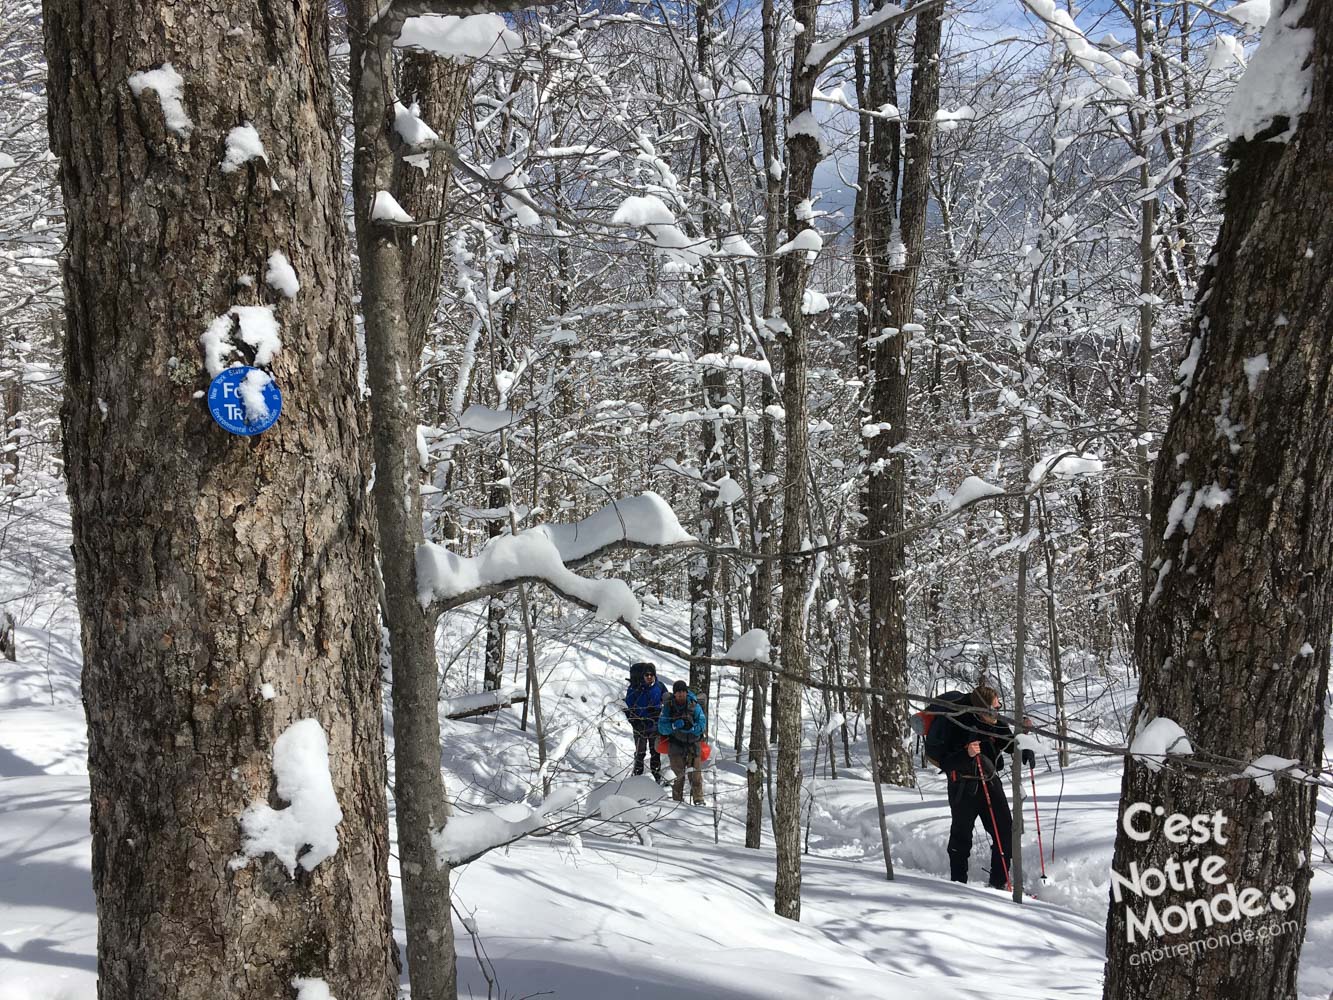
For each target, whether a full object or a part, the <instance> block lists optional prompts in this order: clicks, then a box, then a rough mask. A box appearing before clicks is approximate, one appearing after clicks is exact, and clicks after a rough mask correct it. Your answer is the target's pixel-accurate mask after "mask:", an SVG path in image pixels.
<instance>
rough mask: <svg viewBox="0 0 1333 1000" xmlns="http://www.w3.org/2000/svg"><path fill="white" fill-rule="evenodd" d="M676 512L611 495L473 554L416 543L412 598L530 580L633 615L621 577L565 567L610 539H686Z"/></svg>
mask: <svg viewBox="0 0 1333 1000" xmlns="http://www.w3.org/2000/svg"><path fill="white" fill-rule="evenodd" d="M691 540H692V539H691V536H690V535H689V533H688V532H686V531H685V529H684V528H682V527H681V525H680V521H679V520H678V519H677V518H676V514H675V512H674V511H673V510H672V509H671V507H670V505H669V504H667V502H666V501H665V500H663V499H662V498H661V497H660V496H658V495H657V494H656V493H644V494H643V495H642V496H637V497H627V498H626V499H623V500H617V501H615V502H614V503H612V504H609V505H608V506H606V507H603V508H602V509H601V510H599V511H598V512H597V513H595V514H593V515H591V516H590V517H586V518H584V519H583V520H582V521H578V522H575V523H574V524H543V525H538V526H537V527H535V528H529V529H528V530H527V531H521V532H519V533H518V534H517V535H500V536H498V537H496V538H493V539H491V540H490V541H489V542H487V543H486V545H485V547H484V548H483V549H482V550H481V551H480V552H479V553H477V555H475V556H472V557H470V558H469V557H466V556H460V555H458V554H456V553H454V552H451V551H449V550H448V549H446V548H444V547H443V546H441V545H436V544H434V543H433V542H426V543H423V544H421V545H418V546H417V555H416V571H417V599H418V600H419V601H420V602H421V605H422V607H427V606H429V605H430V603H431V602H432V601H436V600H449V599H450V598H454V597H460V596H462V595H464V594H466V593H468V592H469V591H473V590H479V589H482V588H484V587H489V586H495V585H502V584H506V583H511V582H514V581H517V580H523V579H537V580H542V581H544V582H546V583H548V584H550V585H551V586H552V587H553V588H555V589H556V590H558V591H561V592H563V593H565V594H568V595H570V596H571V597H573V598H576V599H578V600H580V601H582V602H584V603H586V604H589V605H592V606H593V607H594V608H595V609H596V614H597V617H598V618H599V619H601V620H602V621H617V620H621V621H625V622H627V623H629V624H631V625H633V624H635V623H636V622H637V621H638V618H639V602H638V601H637V600H636V599H635V597H634V593H633V591H631V590H630V588H629V585H628V584H626V583H625V582H624V581H622V580H595V579H588V578H587V577H582V576H579V575H578V574H577V573H574V572H573V571H571V570H569V569H568V568H566V566H565V562H566V561H572V560H576V559H581V558H583V557H585V556H588V555H591V554H592V553H594V552H596V551H597V550H599V549H602V548H606V547H607V546H610V545H614V544H616V543H617V542H622V541H623V542H631V543H634V544H638V545H670V544H672V543H675V542H684V541H691Z"/></svg>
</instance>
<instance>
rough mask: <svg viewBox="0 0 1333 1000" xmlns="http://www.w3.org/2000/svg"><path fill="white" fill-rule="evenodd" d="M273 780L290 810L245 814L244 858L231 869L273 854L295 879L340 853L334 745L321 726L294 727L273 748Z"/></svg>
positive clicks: (266, 808) (260, 805) (258, 807)
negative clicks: (332, 757)
mask: <svg viewBox="0 0 1333 1000" xmlns="http://www.w3.org/2000/svg"><path fill="white" fill-rule="evenodd" d="M273 774H274V776H275V777H276V778H277V792H278V797H279V798H281V799H283V800H284V801H286V802H288V803H290V805H287V806H284V807H283V808H281V809H274V808H273V807H272V806H270V805H269V804H268V803H267V802H262V801H256V802H253V803H251V805H250V806H249V807H248V808H247V809H246V810H245V812H244V813H242V814H241V833H242V835H243V836H244V838H245V839H244V840H243V842H242V843H241V854H240V855H239V856H237V857H235V858H232V860H231V862H230V866H231V867H232V868H233V869H236V868H244V867H245V866H246V865H247V864H248V863H249V861H250V859H251V858H257V857H260V856H262V855H264V854H269V853H272V854H273V855H274V856H276V857H277V859H278V860H279V861H281V862H282V863H283V864H284V865H285V866H286V867H287V873H288V874H289V875H292V876H295V875H296V866H297V865H298V864H299V865H300V866H301V867H302V868H304V869H305V870H306V871H313V870H314V869H315V867H316V866H317V865H318V864H319V863H320V862H321V861H324V860H325V859H327V858H331V857H333V855H334V853H335V852H336V851H337V850H338V829H337V828H338V824H339V823H341V822H342V819H343V813H342V809H341V808H339V806H338V797H337V795H336V794H334V791H333V779H332V778H331V777H330V775H329V741H328V739H327V737H325V735H324V729H323V727H321V726H320V724H319V722H318V721H316V720H315V719H300V720H298V721H296V722H293V723H292V724H291V725H290V726H288V727H287V728H286V729H285V730H284V731H283V733H282V735H281V736H279V737H278V738H277V739H276V740H275V741H274V742H273ZM306 848H309V849H308V850H305V853H304V854H301V851H302V850H303V849H306ZM298 855H299V858H298Z"/></svg>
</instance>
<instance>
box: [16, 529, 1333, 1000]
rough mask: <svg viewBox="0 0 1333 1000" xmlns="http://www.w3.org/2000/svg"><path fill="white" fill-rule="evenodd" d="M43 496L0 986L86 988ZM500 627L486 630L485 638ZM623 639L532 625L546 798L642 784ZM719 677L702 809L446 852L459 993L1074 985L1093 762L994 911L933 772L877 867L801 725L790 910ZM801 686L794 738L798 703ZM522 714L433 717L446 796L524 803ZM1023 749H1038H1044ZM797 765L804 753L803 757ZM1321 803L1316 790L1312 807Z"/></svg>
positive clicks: (72, 687)
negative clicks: (786, 914) (1024, 878)
mask: <svg viewBox="0 0 1333 1000" xmlns="http://www.w3.org/2000/svg"><path fill="white" fill-rule="evenodd" d="M45 516H46V518H47V521H46V522H45V524H44V526H43V530H42V531H38V532H35V533H34V536H35V537H38V538H39V539H40V538H43V537H44V538H46V542H45V543H42V544H37V545H36V549H37V550H38V552H39V553H40V555H41V558H40V559H33V560H24V561H23V562H22V564H20V563H18V562H16V561H15V560H13V559H12V558H9V557H6V559H5V561H4V562H3V563H0V587H3V588H5V589H4V590H3V592H0V596H7V595H13V594H17V593H25V594H27V595H28V596H27V597H26V598H25V600H26V601H27V602H28V603H27V607H28V608H29V609H33V610H32V613H30V614H29V615H28V619H29V622H28V624H27V625H25V626H24V627H22V628H21V629H20V632H19V641H20V646H19V661H18V663H17V664H8V663H0V998H3V1000H91V998H93V997H94V996H95V978H96V957H95V954H96V921H95V914H94V902H93V895H92V888H91V884H90V875H89V867H90V856H89V855H90V851H89V834H88V812H87V779H86V767H85V751H86V745H87V742H86V736H85V732H84V723H83V715H82V707H81V705H80V704H79V700H78V669H79V653H78V631H77V620H76V618H75V616H74V613H73V599H72V596H71V595H72V592H73V585H72V579H71V578H70V576H69V567H68V555H67V548H66V546H67V544H68V542H67V538H65V539H62V538H61V511H60V510H59V509H58V508H57V509H55V510H53V511H49V512H48V513H47V514H46V515H45ZM33 567H38V570H39V573H40V579H38V580H36V581H35V582H34V581H33V580H32V576H33ZM37 609H40V610H37ZM683 623H684V616H683V615H682V614H681V611H680V608H679V607H678V606H673V605H671V604H669V603H668V604H665V605H658V604H655V603H654V602H653V601H652V600H651V599H648V600H646V602H645V609H644V616H643V624H644V626H645V627H646V628H648V629H650V630H653V631H656V632H658V633H659V634H661V635H662V636H664V637H668V638H671V639H673V640H674V641H676V642H680V641H681V640H682V639H683V636H682V635H681V634H680V630H681V628H682V626H683ZM479 625H480V620H479V619H478V617H477V614H476V612H475V611H474V610H471V609H463V610H461V611H459V612H455V613H453V614H452V615H451V616H450V617H449V618H448V619H447V621H446V623H445V627H444V629H443V631H442V637H441V639H442V644H443V645H444V646H445V647H447V648H448V650H450V655H447V656H446V657H445V659H444V662H445V663H446V664H447V668H446V688H447V691H448V693H449V694H454V695H456V694H462V693H464V692H466V691H468V690H475V688H476V686H477V678H478V677H479V675H480V670H479V665H478V663H477V657H478V656H479V655H480V644H479V643H473V644H471V646H470V647H467V648H466V651H465V652H463V653H462V654H460V655H457V656H454V655H452V653H453V652H455V651H458V650H460V649H464V648H465V640H466V639H467V638H468V637H470V636H472V635H473V634H474V633H476V631H477V630H478V627H479ZM518 635H519V634H518V631H517V630H515V631H513V632H511V638H510V642H511V648H510V656H511V658H512V657H513V654H514V652H515V650H514V647H513V644H514V643H515V642H518V641H521V639H519V637H518ZM642 656H643V651H642V650H641V649H639V648H638V647H637V645H636V644H634V643H633V642H632V641H630V640H629V639H627V638H626V637H625V636H624V635H623V634H621V633H620V632H618V631H616V630H615V629H613V628H610V627H608V626H606V625H605V624H602V623H597V622H594V621H592V620H591V619H590V618H589V617H588V616H585V615H582V614H570V615H567V616H565V617H563V618H560V619H556V620H548V621H544V622H543V625H542V630H541V649H540V661H539V662H540V666H541V671H542V674H543V677H544V682H543V687H542V699H543V705H542V707H543V711H544V715H545V726H546V734H547V745H548V750H549V758H550V759H549V760H548V764H547V774H548V775H549V777H550V780H551V783H552V787H553V790H561V791H562V792H564V793H568V794H570V796H571V798H572V799H573V803H572V804H571V805H568V806H567V807H565V808H564V809H563V810H559V811H554V812H553V816H554V818H556V819H566V818H571V817H575V816H578V815H583V814H587V813H589V812H590V811H593V810H594V809H595V806H596V799H598V798H601V797H604V796H605V795H606V794H608V793H609V792H617V791H619V792H625V793H629V794H631V795H632V796H633V795H639V794H641V793H642V792H643V788H644V785H643V780H642V779H640V780H639V781H638V782H634V783H630V784H628V785H626V786H625V787H624V788H620V787H619V786H620V783H621V782H622V781H624V779H625V777H626V776H627V775H628V772H629V765H630V758H631V753H632V742H631V740H630V737H629V730H628V727H627V725H626V723H625V722H624V721H623V718H622V717H621V716H620V714H619V712H618V710H617V707H616V706H617V705H618V703H619V698H620V697H621V695H622V693H623V690H624V678H625V676H626V672H627V665H628V664H629V663H630V662H632V661H633V660H636V659H639V658H641V657H642ZM654 659H655V660H656V661H657V662H658V664H659V667H660V670H661V676H662V678H663V679H664V680H668V681H670V680H673V679H675V678H676V677H678V676H684V674H685V671H684V670H683V668H682V666H681V665H680V664H678V663H672V662H670V661H668V660H666V659H664V658H662V657H660V656H657V657H654ZM512 679H513V676H512V674H511V675H508V676H507V677H506V681H509V680H512ZM519 686H521V681H520V685H519ZM733 692H734V687H728V688H727V691H726V693H724V697H723V699H722V704H721V705H720V706H719V709H720V710H719V712H718V714H717V718H716V720H714V723H713V725H712V726H711V727H710V728H712V729H713V732H714V733H715V748H716V749H715V755H714V763H715V764H716V766H715V767H712V768H710V771H709V774H708V778H707V786H706V787H707V789H708V793H709V798H710V802H711V803H712V804H713V805H714V806H715V808H696V807H692V806H675V805H674V804H672V803H671V802H670V801H669V799H663V800H659V801H658V802H656V803H653V804H652V806H651V808H650V810H649V811H650V812H652V813H653V814H655V815H656V816H657V817H658V818H657V819H656V820H655V821H654V822H653V824H652V826H651V829H649V830H642V829H640V830H639V831H638V832H637V833H636V832H632V831H631V829H630V828H629V827H628V826H626V825H625V824H620V823H605V822H597V821H589V822H588V823H587V824H586V825H585V826H584V828H583V829H582V830H581V831H580V832H578V833H576V834H571V833H555V834H551V835H548V836H538V837H532V838H528V839H525V840H523V841H520V842H518V843H516V844H513V845H511V846H510V847H508V848H504V849H500V850H496V851H493V852H491V853H490V854H487V855H485V856H484V857H482V858H481V859H480V860H477V861H475V862H472V863H471V864H468V865H466V866H464V867H462V868H461V869H459V870H457V871H456V873H455V880H454V891H455V897H456V900H457V903H458V905H459V908H460V910H461V911H462V912H464V913H466V914H469V915H470V918H469V921H468V923H469V924H470V925H471V927H472V928H473V929H474V930H475V933H476V937H477V941H478V942H479V948H478V949H474V947H473V944H472V941H471V940H470V935H469V930H468V928H467V927H465V926H464V925H462V924H461V923H460V924H459V925H458V926H457V927H456V930H457V932H458V935H459V940H458V950H459V955H460V964H459V976H460V988H461V990H460V991H461V992H462V994H463V995H465V996H466V995H469V994H471V995H473V996H485V995H486V993H487V983H486V976H487V975H488V974H489V975H490V976H492V977H493V978H494V979H495V980H496V983H497V986H498V989H497V991H496V993H497V995H500V996H525V995H530V994H535V993H539V992H540V993H545V994H546V995H549V996H553V997H557V998H560V997H563V998H566V1000H600V998H608V1000H610V998H620V997H627V996H633V997H636V998H641V1000H658V998H661V1000H667V998H670V1000H676V998H678V997H680V996H682V995H685V996H699V997H708V998H719V1000H730V998H736V1000H740V998H756V1000H758V998H764V1000H774V998H785V997H792V998H807V997H847V996H879V995H893V996H899V997H904V998H913V997H919V998H923V1000H924V998H927V997H928V998H931V1000H935V998H938V997H941V996H947V997H978V998H979V997H982V996H985V997H991V998H994V997H1015V998H1018V997H1021V998H1024V1000H1028V998H1032V997H1042V998H1057V997H1058V998H1065V997H1068V998H1082V997H1088V998H1093V997H1100V995H1101V975H1102V963H1103V951H1104V921H1105V916H1106V908H1107V891H1108V890H1107V887H1108V880H1109V874H1108V873H1109V868H1110V858H1111V849H1112V845H1113V842H1114V830H1115V816H1116V800H1117V796H1118V790H1119V782H1120V767H1119V764H1118V763H1117V762H1114V761H1106V760H1095V759H1093V760H1082V761H1079V762H1077V763H1075V765H1074V766H1072V767H1071V768H1069V769H1068V770H1066V771H1065V772H1063V775H1062V774H1061V772H1060V771H1059V770H1058V769H1054V770H1053V769H1049V768H1048V767H1045V766H1039V769H1038V776H1037V791H1038V795H1039V801H1040V805H1041V818H1042V830H1043V840H1044V845H1045V851H1046V856H1047V872H1048V875H1049V880H1048V881H1047V882H1045V883H1041V882H1039V880H1038V879H1037V878H1036V875H1037V874H1038V863H1037V839H1036V833H1035V830H1034V829H1033V824H1032V813H1031V810H1030V803H1029V804H1028V807H1029V811H1028V813H1027V816H1028V823H1027V828H1028V835H1027V836H1026V837H1025V841H1024V848H1025V856H1026V857H1027V859H1028V860H1027V862H1026V865H1027V871H1028V874H1029V878H1028V881H1029V883H1030V886H1031V888H1032V890H1033V891H1034V893H1035V894H1036V895H1037V897H1038V899H1037V900H1035V901H1029V902H1028V903H1027V904H1025V905H1023V906H1021V907H1020V906H1016V905H1014V904H1013V903H1012V901H1010V900H1009V898H1008V897H1007V895H1005V894H1002V893H997V892H994V891H991V890H988V889H985V888H984V887H982V885H981V884H980V881H981V879H982V878H983V877H984V873H982V872H981V871H980V869H979V866H980V865H981V864H984V863H985V861H986V856H987V855H986V851H985V850H984V842H983V836H982V834H981V832H980V831H979V830H978V831H977V835H976V846H975V848H974V854H973V861H974V872H975V875H974V877H975V878H976V879H977V882H976V883H975V884H972V885H967V886H961V885H956V884H953V883H950V882H949V881H947V879H946V877H945V876H946V875H947V870H948V864H947V858H946V854H945V849H944V844H945V839H946V837H947V833H948V810H947V807H946V805H945V801H944V790H943V787H942V785H941V782H940V780H939V778H938V777H936V776H935V775H933V774H930V773H928V772H922V773H921V775H920V777H921V788H920V789H919V790H902V789H886V790H885V791H886V806H887V813H888V820H889V828H890V835H891V839H892V843H893V845H894V846H893V856H894V863H895V866H896V869H897V878H896V880H895V881H893V882H888V881H886V880H885V878H884V870H883V862H882V858H881V854H880V847H879V833H878V827H877V823H876V818H875V806H874V796H873V791H872V788H871V786H870V784H869V782H868V781H867V780H866V771H865V746H864V744H863V743H860V742H854V743H853V746H852V764H851V766H850V767H849V766H846V764H845V761H844V760H843V759H842V751H841V747H839V750H838V757H837V760H836V762H837V765H838V768H837V777H836V779H835V778H832V777H830V776H829V775H828V768H827V759H826V747H827V744H825V752H824V753H823V754H821V756H820V758H819V763H818V766H817V770H818V774H819V777H817V778H814V779H807V785H806V787H807V790H808V792H809V799H808V806H809V813H810V830H809V841H808V843H809V853H808V854H807V856H806V859H805V865H804V891H803V904H802V920H801V922H800V923H799V924H796V923H792V922H790V921H786V920H783V919H780V918H778V917H777V916H775V915H774V914H773V912H772V891H773V870H774V865H773V855H772V848H771V843H772V839H771V837H770V836H768V834H767V831H766V833H765V846H764V848H762V849H760V850H758V851H751V850H746V849H745V848H744V847H743V846H742V845H743V839H744V829H743V820H744V785H745V771H744V767H743V765H742V764H740V763H738V762H737V761H736V755H735V752H734V750H733V747H734V742H733V740H734V736H733V728H734V724H735V716H736V706H735V703H734V693H733ZM1077 693H1078V694H1079V695H1080V696H1081V695H1082V691H1081V690H1080V691H1078V692H1077ZM1124 697H1125V696H1124V693H1123V691H1122V692H1120V693H1119V694H1117V695H1116V696H1115V698H1113V697H1112V692H1110V691H1102V690H1098V689H1095V688H1094V689H1092V690H1090V691H1089V693H1088V696H1087V699H1086V701H1084V702H1083V703H1082V704H1081V706H1080V713H1079V714H1080V717H1081V718H1083V719H1086V720H1089V721H1090V722H1100V723H1102V724H1104V725H1107V726H1108V727H1112V726H1114V725H1115V720H1116V719H1117V718H1119V717H1122V715H1123V712H1124V710H1125V707H1126V706H1125V704H1124ZM811 705H812V712H811V716H812V723H811V736H812V738H813V735H814V733H815V732H816V728H815V726H816V723H815V722H814V721H813V720H814V719H816V718H818V717H819V710H817V705H816V703H815V701H814V700H812V702H811ZM522 710H523V706H522V705H514V706H511V707H509V708H506V709H504V710H502V711H500V712H498V713H495V714H492V715H485V716H479V717H475V718H472V719H467V720H459V721H447V720H446V721H445V723H444V730H445V740H444V750H443V763H444V766H445V770H446V774H447V778H448V785H449V790H450V793H451V795H452V796H454V797H455V798H456V799H457V803H456V811H457V813H459V814H467V813H470V812H475V811H477V810H480V809H485V808H490V807H494V806H496V805H498V804H500V803H504V802H517V801H526V802H528V803H529V804H532V805H535V804H537V803H539V802H540V801H541V798H542V796H541V779H540V776H539V774H538V767H537V756H538V755H537V746H536V741H535V737H534V734H533V732H532V729H533V727H532V726H531V725H529V727H528V730H527V731H524V730H521V729H520V728H519V721H520V719H521V716H522ZM1048 762H1049V764H1050V765H1052V766H1054V764H1055V758H1054V756H1053V755H1052V756H1051V757H1050V758H1049V759H1048ZM813 767H815V762H814V759H813V755H812V752H811V751H809V750H808V751H807V762H806V773H807V775H809V774H810V771H811V769H812V768H813ZM590 795H591V797H592V801H591V802H590V801H589V796H590ZM1326 798H1327V796H1326ZM1057 803H1058V815H1057ZM1329 818H1330V805H1329V804H1328V803H1327V802H1325V803H1324V804H1321V816H1320V824H1321V828H1322V827H1323V826H1324V824H1326V823H1328V822H1329ZM238 836H239V831H238ZM1052 854H1053V855H1054V857H1053V859H1052ZM1331 867H1333V866H1330V864H1329V863H1328V859H1327V858H1325V859H1324V864H1323V865H1322V867H1320V868H1319V869H1318V870H1317V873H1316V877H1315V882H1314V901H1313V904H1312V912H1311V920H1310V925H1309V931H1308V934H1307V939H1306V943H1305V948H1304V952H1303V956H1304V957H1303V966H1302V976H1301V996H1302V1000H1326V998H1327V997H1328V996H1329V994H1330V991H1333V872H1331ZM395 874H396V873H395ZM396 884H397V881H396V879H395V885H396ZM399 918H400V920H401V912H400V913H399ZM478 953H480V954H482V955H484V956H485V962H486V965H485V969H484V970H483V967H482V964H481V961H480V960H479V959H478V957H477V955H478ZM342 1000H348V998H342Z"/></svg>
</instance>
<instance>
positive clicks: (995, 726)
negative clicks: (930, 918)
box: [931, 685, 1033, 889]
mask: <svg viewBox="0 0 1333 1000" xmlns="http://www.w3.org/2000/svg"><path fill="white" fill-rule="evenodd" d="M956 707H957V709H958V711H957V712H956V713H955V714H950V715H940V716H939V717H937V718H936V720H935V722H934V725H933V726H932V728H931V737H932V743H935V744H936V746H937V748H938V749H937V752H936V755H935V759H936V760H937V761H938V762H939V764H940V768H941V769H942V770H943V771H944V773H945V774H946V775H948V778H949V812H950V813H951V814H952V816H953V824H952V826H951V827H950V829H949V877H950V878H951V879H953V881H955V882H966V881H967V859H968V856H969V855H970V854H971V853H972V832H973V830H974V828H975V827H976V822H977V820H978V819H980V820H981V825H982V826H984V827H985V828H986V833H987V834H988V835H989V836H990V839H991V855H990V856H991V862H990V882H989V884H990V887H991V888H992V889H1004V888H1007V886H1008V881H1009V878H1008V875H1009V859H1010V858H1011V857H1012V851H1011V844H1010V835H1011V832H1012V827H1013V823H1012V819H1011V817H1010V814H1009V800H1008V799H1007V798H1005V794H1004V784H1003V782H1001V781H1000V771H1001V770H1003V769H1004V758H1003V757H1002V756H1001V754H1006V753H1007V754H1009V755H1010V757H1011V758H1012V756H1013V753H1014V733H1013V730H1012V729H1010V728H1009V727H1008V726H1007V725H1005V724H1003V723H1002V722H1000V721H999V719H998V717H997V715H996V713H997V712H999V710H1000V696H999V695H998V694H997V693H996V691H995V689H994V688H992V687H988V686H986V685H982V686H981V687H978V688H977V689H976V690H975V691H973V692H972V696H971V699H970V701H968V702H962V703H960V704H958V705H957V706H956ZM935 726H938V727H941V728H942V731H941V733H940V734H939V737H938V742H936V739H935V728H934V727H935ZM1022 755H1023V762H1024V763H1025V764H1030V763H1031V762H1032V760H1033V757H1032V751H1031V750H1024V751H1023V752H1022ZM1011 763H1012V759H1011ZM983 781H984V783H985V784H984V786H983ZM987 793H989V802H987Z"/></svg>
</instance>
